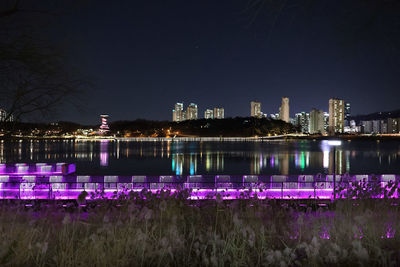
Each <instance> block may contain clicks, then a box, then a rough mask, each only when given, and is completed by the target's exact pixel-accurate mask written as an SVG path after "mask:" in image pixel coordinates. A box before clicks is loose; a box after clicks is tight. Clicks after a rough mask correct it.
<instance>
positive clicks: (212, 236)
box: [0, 192, 400, 266]
mask: <svg viewBox="0 0 400 267" xmlns="http://www.w3.org/2000/svg"><path fill="white" fill-rule="evenodd" d="M145 198H146V199H144V197H143V196H142V195H136V196H132V198H131V199H124V200H95V201H92V202H87V203H86V206H80V205H77V204H76V203H69V204H65V203H61V202H42V203H39V202H36V203H35V202H34V203H32V206H30V205H28V206H26V205H24V204H23V203H22V202H21V203H19V202H12V203H11V202H10V203H7V202H1V204H0V205H1V206H0V233H1V237H2V238H1V241H0V242H1V243H0V265H2V266H32V265H34V266H48V265H58V266H78V265H79V266H186V265H193V266H196V265H204V266H230V265H237V266H245V265H248V266H253V265H262V266H268V265H271V266H296V265H304V266H306V265H307V266H310V265H311V266H322V265H329V266H339V265H360V266H361V265H365V264H367V263H368V264H369V265H372V266H391V265H392V266H394V265H397V263H398V262H399V261H400V253H399V250H398V248H399V246H400V239H399V237H398V234H397V232H398V227H399V225H400V224H399V223H400V216H399V215H400V212H399V208H398V206H397V204H396V203H395V202H394V201H393V200H390V199H379V200H376V199H375V200H373V199H370V200H368V199H366V200H340V201H339V202H337V203H336V205H335V207H332V208H330V209H328V208H322V207H319V208H318V206H314V208H311V207H310V206H309V207H307V206H303V205H301V202H286V203H285V202H277V201H273V200H271V201H265V200H263V201H262V200H255V199H246V200H235V201H219V200H206V201H199V202H195V201H189V200H186V199H185V192H181V193H179V194H177V195H174V196H169V195H168V194H167V193H163V194H161V195H151V194H149V193H146V196H145ZM80 204H82V203H80Z"/></svg>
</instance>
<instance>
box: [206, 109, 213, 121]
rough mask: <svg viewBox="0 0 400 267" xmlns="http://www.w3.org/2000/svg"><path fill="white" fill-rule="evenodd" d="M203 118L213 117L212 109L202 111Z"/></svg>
mask: <svg viewBox="0 0 400 267" xmlns="http://www.w3.org/2000/svg"><path fill="white" fill-rule="evenodd" d="M204 119H214V111H213V110H212V109H206V111H204Z"/></svg>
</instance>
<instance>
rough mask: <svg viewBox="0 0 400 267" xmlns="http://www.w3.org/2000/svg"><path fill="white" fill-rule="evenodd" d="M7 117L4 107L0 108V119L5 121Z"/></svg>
mask: <svg viewBox="0 0 400 267" xmlns="http://www.w3.org/2000/svg"><path fill="white" fill-rule="evenodd" d="M6 118H7V112H6V111H5V110H4V109H0V121H5V120H6Z"/></svg>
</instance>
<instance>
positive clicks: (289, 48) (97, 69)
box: [51, 0, 400, 124]
mask: <svg viewBox="0 0 400 267" xmlns="http://www.w3.org/2000/svg"><path fill="white" fill-rule="evenodd" d="M272 2H284V1H272ZM310 2H311V3H313V1H302V0H297V1H286V5H285V6H284V7H279V6H278V7H277V6H275V5H273V4H269V1H268V0H266V1H264V3H263V5H256V6H255V7H249V5H250V4H251V3H255V4H257V3H258V1H248V0H242V1H240V0H218V1H208V0H201V1H200V0H198V1H191V0H186V1H175V0H169V1H87V2H85V3H84V4H82V5H76V8H74V10H73V11H72V12H66V13H62V14H61V15H59V16H58V18H57V22H56V23H54V25H53V26H52V34H51V39H52V40H53V41H54V42H55V43H59V44H62V46H63V47H66V48H67V50H66V51H67V57H68V61H69V62H70V63H71V64H72V65H74V66H77V67H78V68H79V70H80V72H81V73H83V74H84V75H86V76H87V77H89V78H90V80H91V81H92V82H93V83H94V87H93V89H92V91H90V92H89V93H88V94H87V95H86V96H84V97H85V99H84V102H85V103H86V104H85V107H84V112H82V111H74V110H73V109H68V111H65V112H63V113H62V114H61V116H60V117H59V118H58V119H63V120H72V121H76V122H79V123H92V124H95V123H99V115H100V114H103V113H106V114H109V115H110V120H112V121H115V120H133V119H136V118H145V119H155V120H171V118H172V114H171V110H172V108H173V106H174V104H175V103H176V102H183V103H184V104H185V106H186V105H188V104H189V103H191V102H193V103H196V104H198V107H199V117H201V118H202V117H203V114H204V110H205V109H206V108H213V107H216V106H222V107H224V108H225V116H226V117H229V116H249V115H250V101H251V100H258V101H260V102H261V103H262V111H263V112H264V113H268V114H270V113H277V112H278V108H279V105H280V101H281V97H282V96H288V97H289V98H290V115H291V116H292V117H293V116H294V113H295V112H300V111H310V110H311V109H312V108H313V107H315V108H320V109H323V110H324V111H328V99H329V98H331V97H338V98H342V99H344V100H346V101H349V102H350V103H351V105H352V114H353V115H355V114H365V113H371V112H375V111H387V110H393V109H398V108H400V105H399V99H400V90H399V88H398V87H399V86H398V85H399V81H400V75H399V70H400V68H399V59H400V56H399V49H400V45H398V44H399V42H398V41H399V40H398V39H397V40H396V38H399V37H397V36H399V32H396V31H397V30H399V26H398V25H399V20H398V17H399V16H398V12H396V10H395V9H393V8H391V7H383V8H381V9H378V8H376V7H375V6H374V5H372V6H371V5H369V4H368V3H371V2H374V1H361V0H360V1H314V2H316V3H313V4H310V5H308V6H307V5H306V4H304V3H310ZM348 2H351V3H348ZM375 2H391V1H375ZM111 3H112V4H111ZM377 10H378V11H377ZM397 11H398V10H397ZM369 18H373V20H370V19H369ZM366 21H367V22H366ZM396 27H397V29H396Z"/></svg>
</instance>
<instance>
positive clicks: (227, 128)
mask: <svg viewBox="0 0 400 267" xmlns="http://www.w3.org/2000/svg"><path fill="white" fill-rule="evenodd" d="M110 128H111V129H112V131H113V132H116V131H117V132H119V133H120V134H121V133H122V132H124V133H125V134H129V135H130V136H232V137H235V136H256V135H257V136H262V135H268V134H271V135H274V134H285V133H294V132H296V131H299V129H298V128H297V127H295V126H293V125H292V124H290V123H286V122H284V121H281V120H271V119H267V118H262V119H258V118H253V117H245V118H243V117H235V118H226V119H199V120H187V121H182V122H170V121H148V120H135V121H117V122H113V123H111V124H110Z"/></svg>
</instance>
